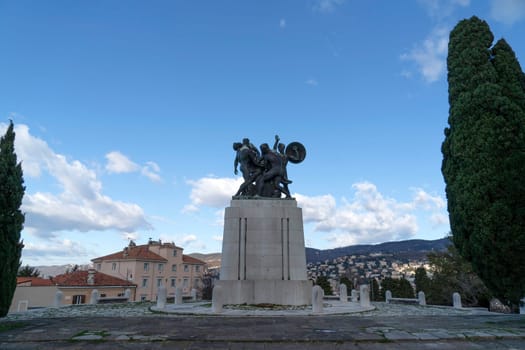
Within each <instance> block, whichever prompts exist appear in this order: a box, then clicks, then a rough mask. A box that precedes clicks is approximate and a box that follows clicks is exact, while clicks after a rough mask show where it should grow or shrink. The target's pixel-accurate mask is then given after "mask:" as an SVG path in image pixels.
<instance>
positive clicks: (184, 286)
mask: <svg viewBox="0 0 525 350" xmlns="http://www.w3.org/2000/svg"><path fill="white" fill-rule="evenodd" d="M189 282H190V281H189V280H188V279H187V278H185V279H184V281H183V282H182V287H183V288H188V283H189Z"/></svg>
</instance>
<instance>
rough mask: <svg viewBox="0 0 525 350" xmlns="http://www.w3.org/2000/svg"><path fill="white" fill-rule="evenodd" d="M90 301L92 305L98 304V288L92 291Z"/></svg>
mask: <svg viewBox="0 0 525 350" xmlns="http://www.w3.org/2000/svg"><path fill="white" fill-rule="evenodd" d="M89 303H90V304H91V305H96V304H98V290H97V289H93V291H92V292H91V299H90V300H89Z"/></svg>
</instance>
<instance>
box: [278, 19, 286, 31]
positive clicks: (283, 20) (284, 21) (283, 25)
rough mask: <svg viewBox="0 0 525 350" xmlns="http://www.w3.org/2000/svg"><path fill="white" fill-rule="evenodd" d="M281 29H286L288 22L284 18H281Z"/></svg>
mask: <svg viewBox="0 0 525 350" xmlns="http://www.w3.org/2000/svg"><path fill="white" fill-rule="evenodd" d="M279 27H280V28H283V29H284V28H286V20H285V19H284V18H281V20H280V21H279Z"/></svg>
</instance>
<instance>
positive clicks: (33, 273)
mask: <svg viewBox="0 0 525 350" xmlns="http://www.w3.org/2000/svg"><path fill="white" fill-rule="evenodd" d="M39 276H40V271H38V269H37V268H36V267H32V266H29V265H26V266H22V267H21V268H20V269H19V270H18V277H39Z"/></svg>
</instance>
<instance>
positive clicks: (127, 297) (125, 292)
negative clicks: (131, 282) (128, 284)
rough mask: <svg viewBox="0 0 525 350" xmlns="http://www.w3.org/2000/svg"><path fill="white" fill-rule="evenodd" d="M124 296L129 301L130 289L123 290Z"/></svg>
mask: <svg viewBox="0 0 525 350" xmlns="http://www.w3.org/2000/svg"><path fill="white" fill-rule="evenodd" d="M124 297H125V298H126V299H127V300H128V302H130V301H131V300H130V299H131V289H129V288H128V289H126V290H125V291H124Z"/></svg>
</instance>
